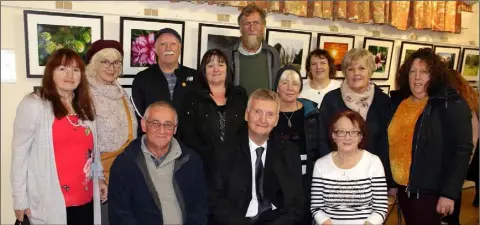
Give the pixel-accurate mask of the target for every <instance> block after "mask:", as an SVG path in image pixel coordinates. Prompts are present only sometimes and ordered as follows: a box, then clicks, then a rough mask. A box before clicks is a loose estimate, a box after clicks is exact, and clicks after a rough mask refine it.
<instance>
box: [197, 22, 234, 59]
mask: <svg viewBox="0 0 480 225" xmlns="http://www.w3.org/2000/svg"><path fill="white" fill-rule="evenodd" d="M238 40H240V29H239V28H238V27H235V26H224V25H215V24H206V23H200V24H198V51H197V68H199V67H200V62H201V60H202V57H203V55H204V54H205V52H207V51H208V50H210V49H214V48H218V49H220V50H222V51H224V52H227V51H228V49H231V48H233V45H235V44H236V43H237V42H238Z"/></svg>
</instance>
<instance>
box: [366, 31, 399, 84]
mask: <svg viewBox="0 0 480 225" xmlns="http://www.w3.org/2000/svg"><path fill="white" fill-rule="evenodd" d="M394 47H395V41H394V40H388V39H380V38H370V37H365V39H364V40H363V48H364V49H366V50H367V51H369V52H371V53H372V54H373V56H374V60H375V66H376V67H377V69H376V71H374V72H373V75H372V77H371V78H370V79H372V80H388V78H389V77H390V67H391V65H392V55H393V48H394Z"/></svg>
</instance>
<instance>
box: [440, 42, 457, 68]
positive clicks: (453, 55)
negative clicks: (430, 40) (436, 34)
mask: <svg viewBox="0 0 480 225" xmlns="http://www.w3.org/2000/svg"><path fill="white" fill-rule="evenodd" d="M461 49H462V48H460V47H454V46H441V45H435V46H434V47H433V50H434V51H435V54H437V55H438V56H440V59H441V60H442V62H444V63H445V64H447V65H448V68H450V69H454V70H456V69H457V68H458V61H459V60H460V51H461Z"/></svg>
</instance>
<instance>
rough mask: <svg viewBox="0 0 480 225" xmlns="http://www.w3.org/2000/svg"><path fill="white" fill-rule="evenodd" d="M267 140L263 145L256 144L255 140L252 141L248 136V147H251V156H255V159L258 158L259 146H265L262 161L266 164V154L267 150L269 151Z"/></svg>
mask: <svg viewBox="0 0 480 225" xmlns="http://www.w3.org/2000/svg"><path fill="white" fill-rule="evenodd" d="M267 142H268V140H267V141H265V143H263V144H262V145H257V144H255V142H253V141H252V139H250V138H248V147H250V154H251V156H252V157H253V158H254V159H257V152H256V150H257V148H259V147H263V148H264V149H265V150H263V153H262V162H263V164H265V155H266V152H267Z"/></svg>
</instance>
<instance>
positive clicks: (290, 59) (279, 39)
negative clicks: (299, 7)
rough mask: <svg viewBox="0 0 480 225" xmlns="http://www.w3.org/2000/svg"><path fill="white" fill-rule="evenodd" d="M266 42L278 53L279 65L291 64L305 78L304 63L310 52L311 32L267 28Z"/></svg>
mask: <svg viewBox="0 0 480 225" xmlns="http://www.w3.org/2000/svg"><path fill="white" fill-rule="evenodd" d="M266 40H267V43H268V44H269V45H270V46H273V48H275V49H276V50H277V51H278V54H279V55H280V61H281V62H280V66H281V67H282V66H284V65H292V66H294V67H297V68H298V71H300V74H301V77H302V79H307V71H306V69H305V63H306V60H307V56H308V54H309V53H310V47H311V42H312V33H311V32H303V31H293V30H281V29H270V28H267V36H266Z"/></svg>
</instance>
